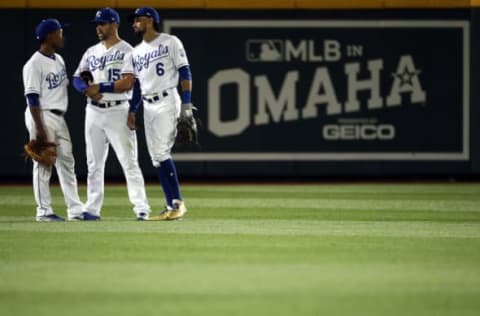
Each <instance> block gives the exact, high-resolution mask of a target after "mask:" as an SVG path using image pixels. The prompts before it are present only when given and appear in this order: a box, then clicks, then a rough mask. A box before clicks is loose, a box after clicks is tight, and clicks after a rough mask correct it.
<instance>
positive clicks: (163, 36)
mask: <svg viewBox="0 0 480 316" xmlns="http://www.w3.org/2000/svg"><path fill="white" fill-rule="evenodd" d="M158 38H159V39H160V40H162V41H180V39H179V38H178V37H177V36H175V35H173V34H170V33H163V32H162V33H160V35H159V37H158Z"/></svg>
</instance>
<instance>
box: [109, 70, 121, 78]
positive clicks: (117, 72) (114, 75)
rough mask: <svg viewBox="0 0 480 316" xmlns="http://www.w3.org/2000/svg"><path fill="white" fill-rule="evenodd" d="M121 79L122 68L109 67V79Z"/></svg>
mask: <svg viewBox="0 0 480 316" xmlns="http://www.w3.org/2000/svg"><path fill="white" fill-rule="evenodd" d="M119 79H120V69H115V68H111V69H108V81H116V80H119Z"/></svg>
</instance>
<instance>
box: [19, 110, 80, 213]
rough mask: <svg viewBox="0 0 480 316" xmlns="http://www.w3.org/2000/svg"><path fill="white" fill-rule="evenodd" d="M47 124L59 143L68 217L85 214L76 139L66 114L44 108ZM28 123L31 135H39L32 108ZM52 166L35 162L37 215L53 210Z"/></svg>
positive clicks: (60, 176)
mask: <svg viewBox="0 0 480 316" xmlns="http://www.w3.org/2000/svg"><path fill="white" fill-rule="evenodd" d="M41 114H42V117H43V123H44V127H45V129H46V133H47V137H48V140H49V141H52V142H54V143H55V144H57V160H56V162H55V168H56V169H57V174H58V179H59V181H60V187H61V189H62V192H63V196H64V199H65V204H66V206H67V214H68V217H75V216H79V215H81V213H82V212H83V204H82V202H81V201H80V198H79V196H78V185H77V177H76V175H75V159H74V158H73V153H72V141H71V139H70V133H69V131H68V127H67V124H66V122H65V119H64V118H63V116H60V115H56V114H54V113H51V112H50V111H48V110H44V111H42V112H41ZM25 125H26V127H27V129H28V132H29V134H30V139H35V138H36V127H35V122H34V121H33V118H32V115H31V113H30V109H29V108H28V107H27V110H26V111H25ZM51 176H52V167H47V166H45V165H42V164H39V163H38V162H36V161H34V162H33V192H34V196H35V202H36V203H37V217H38V216H45V215H50V214H53V209H52V197H51V194H50V178H51Z"/></svg>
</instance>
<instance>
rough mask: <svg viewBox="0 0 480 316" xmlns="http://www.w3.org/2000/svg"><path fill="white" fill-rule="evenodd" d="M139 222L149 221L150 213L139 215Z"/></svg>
mask: <svg viewBox="0 0 480 316" xmlns="http://www.w3.org/2000/svg"><path fill="white" fill-rule="evenodd" d="M137 221H148V213H145V212H140V213H138V215H137Z"/></svg>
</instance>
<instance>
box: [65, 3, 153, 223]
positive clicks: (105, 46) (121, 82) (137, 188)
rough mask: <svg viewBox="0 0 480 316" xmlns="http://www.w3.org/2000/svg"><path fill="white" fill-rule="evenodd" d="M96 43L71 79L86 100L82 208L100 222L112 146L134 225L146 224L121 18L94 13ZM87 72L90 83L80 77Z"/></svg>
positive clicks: (106, 12) (131, 73)
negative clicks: (108, 159) (107, 165)
mask: <svg viewBox="0 0 480 316" xmlns="http://www.w3.org/2000/svg"><path fill="white" fill-rule="evenodd" d="M92 22H93V23H95V24H96V32H97V35H98V38H99V39H100V42H99V43H98V44H96V45H94V46H92V47H90V48H89V49H87V51H86V52H85V54H84V55H83V57H82V59H81V61H80V64H79V66H78V68H77V70H76V71H75V74H74V79H73V80H74V86H75V88H76V90H78V91H80V92H81V93H83V94H85V95H86V96H87V107H86V115H85V143H86V147H87V165H88V179H87V186H88V189H87V202H86V204H85V210H86V211H88V212H89V213H91V214H93V215H95V216H96V217H97V219H100V211H101V207H102V204H103V197H104V170H105V161H106V159H107V155H108V149H109V145H111V146H112V148H113V150H114V151H115V154H116V155H117V158H118V161H119V162H120V164H121V166H122V169H123V173H124V174H125V178H126V180H127V189H128V197H129V199H130V202H131V203H132V204H133V206H134V207H133V211H134V213H135V214H136V217H137V220H148V217H149V214H150V212H151V211H150V206H149V204H148V201H147V196H146V193H145V184H144V180H143V175H142V172H141V170H140V167H139V164H138V158H137V135H136V132H135V112H136V108H135V107H134V106H130V105H129V100H130V99H131V98H132V88H133V85H134V82H135V77H134V70H133V62H132V46H130V44H128V43H127V42H125V41H124V40H122V39H121V38H120V37H119V35H118V26H119V24H120V17H119V15H118V13H117V12H116V11H115V10H113V9H111V8H103V9H101V10H98V11H97V13H96V15H95V18H94V20H93V21H92ZM84 71H89V72H90V73H91V75H92V76H93V82H92V83H91V84H90V85H89V84H87V83H85V82H84V81H83V80H82V79H81V77H80V75H81V73H82V72H84Z"/></svg>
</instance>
